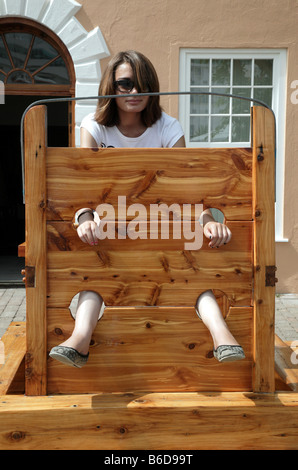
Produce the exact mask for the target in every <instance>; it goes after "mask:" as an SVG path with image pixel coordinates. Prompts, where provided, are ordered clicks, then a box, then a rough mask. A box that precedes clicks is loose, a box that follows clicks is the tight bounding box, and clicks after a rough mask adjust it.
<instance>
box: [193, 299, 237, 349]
mask: <svg viewBox="0 0 298 470" xmlns="http://www.w3.org/2000/svg"><path fill="white" fill-rule="evenodd" d="M196 307H197V310H198V313H199V316H200V317H201V319H202V321H203V323H204V324H205V325H206V327H207V328H208V330H209V331H210V333H211V336H212V339H213V343H214V349H217V348H218V346H222V345H239V343H238V342H237V341H236V339H235V338H234V336H233V335H232V333H231V332H230V330H229V328H228V326H227V324H226V322H225V320H224V318H223V315H222V313H221V310H220V308H219V306H218V303H217V302H216V299H215V296H214V294H213V292H212V291H211V290H209V291H206V292H203V294H201V295H200V297H199V298H198V301H197V305H196Z"/></svg>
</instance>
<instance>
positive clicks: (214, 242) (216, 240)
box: [204, 222, 232, 248]
mask: <svg viewBox="0 0 298 470" xmlns="http://www.w3.org/2000/svg"><path fill="white" fill-rule="evenodd" d="M204 235H205V237H207V238H208V239H210V242H209V246H210V248H214V247H216V248H218V247H219V246H221V245H226V244H227V243H229V241H230V240H231V238H232V232H231V230H230V229H229V228H228V227H227V226H226V225H225V224H221V223H219V222H207V223H206V224H205V226H204Z"/></svg>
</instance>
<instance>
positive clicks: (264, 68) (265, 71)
mask: <svg viewBox="0 0 298 470" xmlns="http://www.w3.org/2000/svg"><path fill="white" fill-rule="evenodd" d="M272 73H273V60H255V73H254V84H255V85H272Z"/></svg>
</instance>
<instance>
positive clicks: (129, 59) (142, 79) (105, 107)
mask: <svg viewBox="0 0 298 470" xmlns="http://www.w3.org/2000/svg"><path fill="white" fill-rule="evenodd" d="M125 62H126V63H129V64H130V66H131V68H132V70H133V74H134V81H135V84H136V88H137V90H138V92H139V93H145V92H159V81H158V77H157V73H156V71H155V68H154V67H153V65H152V63H151V62H150V60H149V59H148V58H147V57H145V56H144V55H143V54H141V53H140V52H136V51H125V52H119V53H118V54H116V55H115V57H113V58H112V59H111V60H110V62H109V64H108V66H107V68H106V70H105V72H104V74H103V76H102V80H101V82H100V85H99V90H98V94H99V95H100V96H106V95H114V94H115V88H114V81H115V72H116V69H117V67H118V66H119V65H121V64H123V63H125ZM161 113H162V109H161V106H160V103H159V96H150V97H149V100H148V104H147V106H146V108H145V109H144V110H143V111H142V121H143V124H144V125H145V126H146V127H151V126H152V125H153V124H154V123H155V122H156V121H157V120H158V119H160V117H161ZM95 120H96V121H97V122H98V124H102V125H104V126H107V127H112V126H115V125H117V124H119V116H118V110H117V105H116V102H115V99H114V98H99V100H98V103H97V109H96V112H95Z"/></svg>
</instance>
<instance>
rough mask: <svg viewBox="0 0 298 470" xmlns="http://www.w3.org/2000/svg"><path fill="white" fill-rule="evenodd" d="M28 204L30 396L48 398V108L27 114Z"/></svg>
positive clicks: (28, 353)
mask: <svg viewBox="0 0 298 470" xmlns="http://www.w3.org/2000/svg"><path fill="white" fill-rule="evenodd" d="M24 130H25V132H24V135H25V146H24V147H25V204H26V216H25V217H26V278H27V274H28V273H29V272H31V273H35V275H34V279H31V281H32V283H30V284H29V282H28V280H27V281H26V321H27V354H26V393H27V394H28V395H43V394H46V296H47V282H46V278H47V276H46V215H45V209H46V200H47V196H46V167H45V145H46V107H45V106H37V107H34V108H31V109H30V110H29V112H28V113H27V114H26V118H25V124H24Z"/></svg>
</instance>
